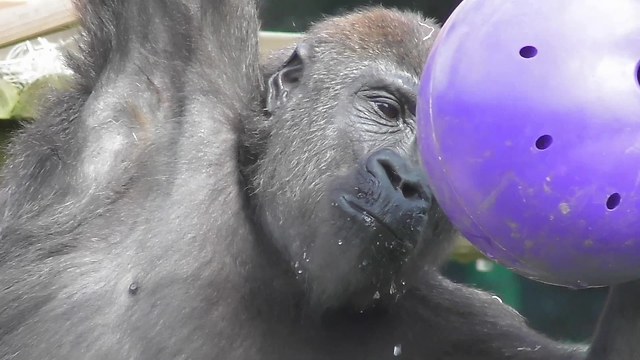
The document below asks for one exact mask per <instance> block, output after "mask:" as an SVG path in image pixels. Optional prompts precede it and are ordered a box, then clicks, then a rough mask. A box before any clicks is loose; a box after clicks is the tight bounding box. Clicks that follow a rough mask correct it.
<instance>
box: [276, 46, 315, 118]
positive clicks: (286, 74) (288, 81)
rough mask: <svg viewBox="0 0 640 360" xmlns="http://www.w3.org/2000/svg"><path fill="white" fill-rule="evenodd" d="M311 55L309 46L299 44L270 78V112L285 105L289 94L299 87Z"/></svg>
mask: <svg viewBox="0 0 640 360" xmlns="http://www.w3.org/2000/svg"><path fill="white" fill-rule="evenodd" d="M309 53H310V48H309V45H308V44H304V43H301V44H298V45H297V46H296V48H295V49H294V50H293V53H291V55H290V56H289V58H288V59H287V60H286V61H285V62H284V64H283V65H282V66H281V67H280V69H279V70H278V71H277V72H276V73H275V74H273V75H272V76H271V77H270V78H269V81H268V84H267V85H268V87H269V88H268V94H267V104H266V105H267V111H268V112H270V113H271V112H273V111H274V110H275V109H276V108H277V107H278V106H280V105H281V104H282V103H284V102H285V101H286V100H287V97H288V95H289V93H290V92H291V91H292V90H293V89H295V88H296V87H298V84H300V78H302V73H303V72H304V67H305V65H306V64H307V61H308V60H309Z"/></svg>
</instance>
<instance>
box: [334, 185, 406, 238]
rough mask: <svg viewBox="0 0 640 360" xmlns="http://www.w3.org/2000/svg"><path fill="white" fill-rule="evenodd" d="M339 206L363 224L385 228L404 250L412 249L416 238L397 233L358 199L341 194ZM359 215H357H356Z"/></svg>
mask: <svg viewBox="0 0 640 360" xmlns="http://www.w3.org/2000/svg"><path fill="white" fill-rule="evenodd" d="M340 200H341V201H340V207H341V208H342V209H343V210H344V211H346V212H347V213H349V214H352V215H354V216H355V217H357V218H358V220H360V221H361V222H362V223H363V224H364V225H365V226H367V227H371V228H372V229H373V228H375V225H376V224H377V225H379V226H380V228H382V229H383V230H385V232H387V233H389V234H390V235H391V236H392V237H393V239H394V240H395V242H397V243H398V244H401V245H403V246H405V247H406V249H405V250H412V249H414V248H415V246H416V242H417V240H416V239H413V238H411V239H406V238H403V237H401V236H400V235H398V233H397V232H396V231H395V230H394V229H393V226H392V225H390V224H388V223H387V222H385V221H383V220H382V219H381V216H379V215H378V214H376V213H375V212H373V211H371V210H369V209H366V208H365V207H364V206H362V205H360V204H359V203H358V201H356V200H355V199H353V198H351V197H350V196H348V195H342V196H341V197H340ZM358 215H359V216H358Z"/></svg>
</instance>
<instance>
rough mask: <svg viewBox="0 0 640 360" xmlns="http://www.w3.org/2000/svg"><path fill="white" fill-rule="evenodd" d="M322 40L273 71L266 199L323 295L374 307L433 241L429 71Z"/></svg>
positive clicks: (282, 235) (279, 240)
mask: <svg viewBox="0 0 640 360" xmlns="http://www.w3.org/2000/svg"><path fill="white" fill-rule="evenodd" d="M332 46H333V47H335V46H336V45H335V44H333V45H332ZM319 47H321V45H320V44H317V43H316V44H314V45H313V46H311V45H308V44H305V43H302V44H299V45H298V46H297V48H296V50H295V51H294V52H293V55H291V56H290V57H289V59H288V60H286V61H285V64H284V66H282V67H281V68H280V70H279V71H277V72H276V73H275V74H274V75H273V76H272V77H271V78H270V79H269V81H268V86H269V90H268V96H267V99H268V100H267V110H268V111H269V112H270V114H271V116H270V118H269V119H268V120H267V121H269V122H270V124H268V128H269V130H270V137H269V141H268V145H267V147H266V151H265V153H264V154H262V160H261V162H260V170H259V171H258V177H257V179H256V181H257V183H256V187H257V189H258V193H259V197H260V204H261V207H260V211H261V215H262V221H263V224H264V225H265V227H266V230H267V232H268V233H269V234H270V236H271V237H272V238H273V241H274V242H275V243H276V244H277V245H278V246H279V247H280V249H281V250H282V251H284V252H285V254H286V255H287V257H288V258H289V259H290V260H291V265H292V269H293V271H294V272H295V275H296V276H297V277H298V279H299V280H300V281H301V283H302V284H303V286H305V290H306V293H307V294H308V295H309V300H310V301H311V303H312V305H315V306H319V307H321V308H327V307H341V306H353V307H355V309H356V310H364V309H366V308H368V307H371V306H374V305H376V304H380V303H386V302H390V301H393V300H395V299H396V298H397V297H398V296H400V295H401V294H402V292H403V291H404V289H405V287H406V285H407V283H409V282H410V281H411V274H416V273H417V270H418V267H419V266H420V264H421V259H422V258H423V257H424V255H425V254H427V253H428V252H429V246H428V245H429V244H428V242H429V239H430V238H431V235H432V234H431V231H430V229H432V228H433V227H434V224H433V218H434V217H433V216H431V215H432V213H433V212H434V210H433V209H432V196H431V193H430V191H429V188H428V184H427V179H426V174H425V172H424V170H423V168H422V167H421V164H420V159H419V153H418V147H417V145H416V137H415V128H416V124H415V106H416V91H417V88H418V81H419V74H417V73H416V72H413V73H412V72H410V71H407V70H406V69H403V68H401V67H400V66H398V64H396V63H395V62H394V61H391V60H386V61H385V60H381V61H375V62H374V61H359V60H358V59H356V58H354V59H353V62H351V63H347V64H345V63H343V62H341V63H337V62H336V61H334V59H338V57H335V58H333V57H332V54H330V53H322V52H320V50H319ZM344 56H345V54H344V53H343V54H340V57H341V58H344Z"/></svg>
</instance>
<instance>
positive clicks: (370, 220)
mask: <svg viewBox="0 0 640 360" xmlns="http://www.w3.org/2000/svg"><path fill="white" fill-rule="evenodd" d="M362 220H364V223H365V225H367V226H373V225H375V223H376V221H375V220H374V219H373V217H372V216H371V215H369V214H367V213H364V214H362Z"/></svg>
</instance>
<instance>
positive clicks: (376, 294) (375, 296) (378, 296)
mask: <svg viewBox="0 0 640 360" xmlns="http://www.w3.org/2000/svg"><path fill="white" fill-rule="evenodd" d="M373 298H374V299H380V293H379V292H377V291H376V293H375V294H373Z"/></svg>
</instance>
